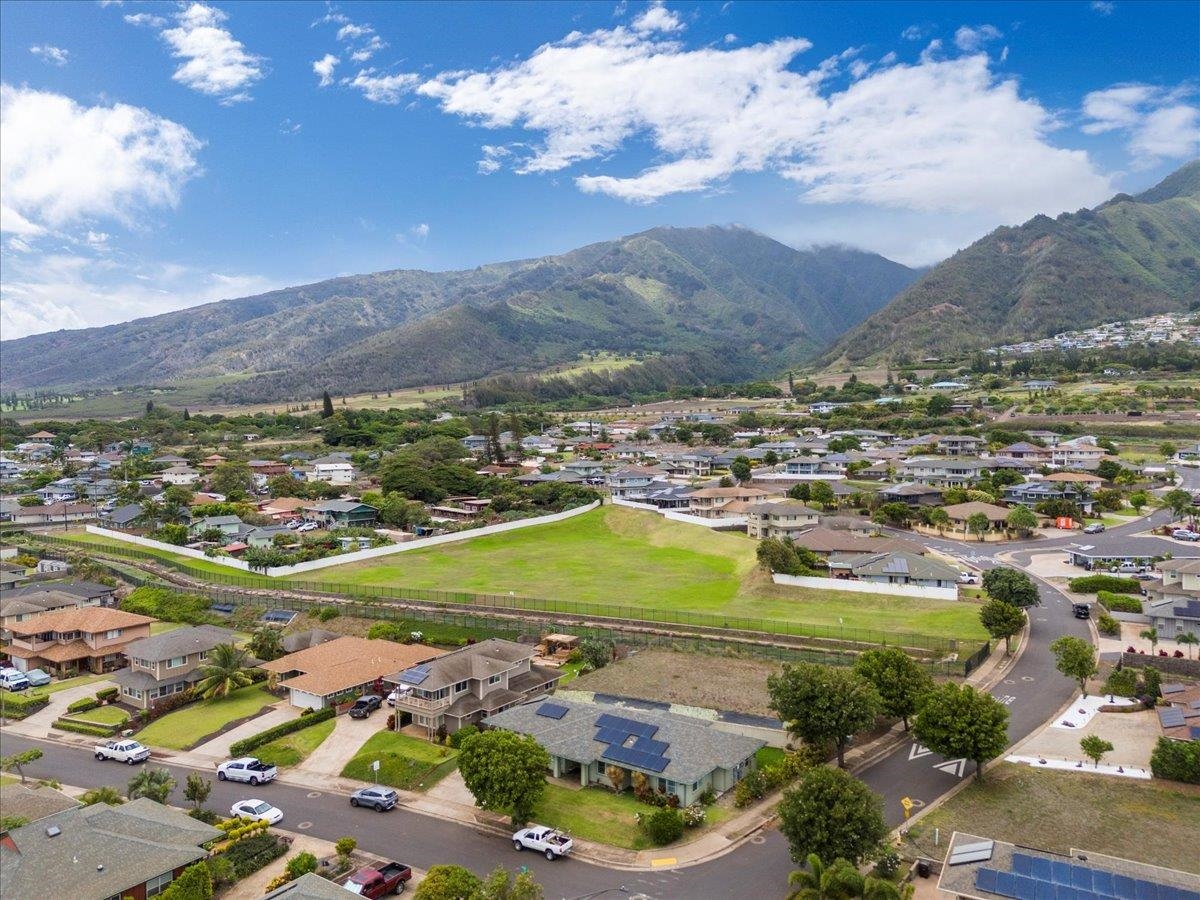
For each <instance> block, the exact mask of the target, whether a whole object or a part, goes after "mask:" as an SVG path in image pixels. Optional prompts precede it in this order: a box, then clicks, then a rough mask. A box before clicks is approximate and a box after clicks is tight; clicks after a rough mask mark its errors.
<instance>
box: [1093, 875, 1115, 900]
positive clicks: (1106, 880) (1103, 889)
mask: <svg viewBox="0 0 1200 900" xmlns="http://www.w3.org/2000/svg"><path fill="white" fill-rule="evenodd" d="M1092 892H1093V893H1095V894H1099V895H1100V896H1101V897H1115V896H1116V894H1115V893H1113V877H1112V873H1111V872H1105V871H1103V870H1102V869H1092Z"/></svg>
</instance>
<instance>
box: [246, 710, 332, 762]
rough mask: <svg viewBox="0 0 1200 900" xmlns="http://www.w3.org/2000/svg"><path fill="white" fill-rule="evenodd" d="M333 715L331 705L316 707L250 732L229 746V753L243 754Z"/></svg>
mask: <svg viewBox="0 0 1200 900" xmlns="http://www.w3.org/2000/svg"><path fill="white" fill-rule="evenodd" d="M333 716H334V710H333V707H332V706H327V707H325V708H324V709H318V710H316V711H315V712H312V713H310V714H309V715H307V716H300V717H299V718H296V719H292V720H291V721H288V722H284V723H282V724H280V725H276V726H275V727H274V728H268V729H267V730H266V731H260V732H259V733H258V734H252V735H250V737H248V738H244V739H242V740H240V741H235V742H234V743H232V744H231V745H230V746H229V753H230V755H231V756H233V757H238V756H245V755H246V754H248V753H249V752H250V751H251V750H256V749H258V748H259V747H261V746H262V745H263V744H267V743H270V742H271V741H273V740H275V739H276V738H281V737H283V736H284V735H285V734H291V733H292V732H294V731H299V730H300V729H301V728H307V727H308V726H309V725H315V724H317V723H318V722H324V721H325V720H326V719H332V718H333Z"/></svg>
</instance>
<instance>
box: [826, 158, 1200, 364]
mask: <svg viewBox="0 0 1200 900" xmlns="http://www.w3.org/2000/svg"><path fill="white" fill-rule="evenodd" d="M1197 298H1200V161H1196V162H1192V163H1189V164H1188V165H1186V166H1184V167H1183V168H1181V169H1179V170H1178V171H1177V172H1175V173H1173V174H1171V175H1170V176H1168V177H1167V178H1166V179H1164V180H1163V181H1162V182H1161V183H1159V184H1158V185H1157V186H1155V187H1153V188H1151V189H1150V190H1148V191H1146V192H1145V193H1143V194H1140V195H1138V196H1137V197H1130V196H1129V195H1127V194H1118V195H1117V196H1116V197H1114V198H1113V199H1112V200H1109V201H1108V202H1107V203H1104V204H1102V205H1101V206H1098V207H1097V208H1096V209H1094V210H1081V211H1080V212H1078V213H1064V214H1063V215H1061V216H1059V217H1058V218H1057V219H1050V218H1048V217H1047V216H1036V217H1035V218H1033V219H1031V220H1029V221H1028V222H1026V223H1025V224H1024V225H1021V226H1019V227H1017V228H998V229H997V230H996V231H994V232H992V233H991V234H989V235H988V236H987V237H984V238H982V239H980V240H978V241H976V242H975V243H974V244H972V245H971V246H969V247H967V248H966V249H964V250H962V251H960V252H958V253H956V254H955V255H954V256H952V257H951V258H950V259H948V260H946V261H945V262H943V263H941V264H939V265H937V266H935V267H934V268H933V269H931V270H930V271H929V272H928V273H926V274H925V275H924V276H922V277H921V278H920V279H918V280H917V281H916V282H915V283H913V284H912V285H911V286H910V287H909V288H908V289H907V290H905V291H904V292H903V293H901V294H900V295H899V296H898V297H896V299H895V300H893V301H892V302H891V303H889V304H888V305H887V306H886V307H885V308H884V309H882V310H880V311H879V312H877V313H875V314H874V315H872V316H870V317H869V318H868V319H867V320H866V321H864V322H863V323H862V324H861V325H859V326H857V327H856V328H854V329H853V330H851V331H850V332H849V333H848V334H846V336H845V337H843V338H842V339H841V341H839V342H838V343H837V345H836V346H835V347H834V348H833V350H832V351H830V352H829V353H827V354H826V355H825V357H824V359H823V361H824V362H826V363H831V364H832V363H839V362H841V363H844V362H851V363H858V362H862V361H867V360H883V359H902V358H903V357H904V356H908V357H912V358H920V357H922V356H925V355H930V354H932V355H935V356H952V355H956V354H960V353H962V352H965V351H969V350H972V349H975V348H979V347H987V346H992V345H996V344H1001V343H1012V342H1016V341H1021V340H1029V339H1034V338H1041V337H1047V336H1049V335H1052V334H1054V333H1056V332H1058V331H1064V330H1069V329H1077V328H1086V327H1089V326H1091V325H1096V324H1099V323H1102V322H1106V321H1113V320H1116V319H1130V318H1136V317H1138V316H1146V315H1152V314H1154V313H1158V312H1170V311H1175V310H1184V309H1187V308H1188V307H1189V305H1190V304H1194V303H1195V302H1196V300H1197Z"/></svg>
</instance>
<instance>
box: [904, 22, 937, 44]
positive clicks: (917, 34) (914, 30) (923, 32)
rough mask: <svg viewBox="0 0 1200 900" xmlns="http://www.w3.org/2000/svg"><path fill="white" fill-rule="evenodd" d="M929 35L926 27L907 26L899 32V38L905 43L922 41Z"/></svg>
mask: <svg viewBox="0 0 1200 900" xmlns="http://www.w3.org/2000/svg"><path fill="white" fill-rule="evenodd" d="M929 33H930V29H929V27H928V26H926V25H909V26H908V27H907V28H905V29H904V30H903V31H902V32H900V37H902V38H904V40H906V41H923V40H925V38H926V37H927V36H928V35H929Z"/></svg>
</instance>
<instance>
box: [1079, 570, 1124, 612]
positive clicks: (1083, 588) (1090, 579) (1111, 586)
mask: <svg viewBox="0 0 1200 900" xmlns="http://www.w3.org/2000/svg"><path fill="white" fill-rule="evenodd" d="M1070 587H1071V590H1072V591H1074V592H1075V593H1077V594H1095V593H1097V592H1099V591H1112V593H1114V594H1140V593H1141V592H1142V583H1141V582H1140V581H1138V580H1137V579H1136V578H1118V577H1117V576H1116V575H1084V576H1083V577H1082V578H1072V579H1071V584H1070ZM1138 611H1139V612H1141V610H1138Z"/></svg>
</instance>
